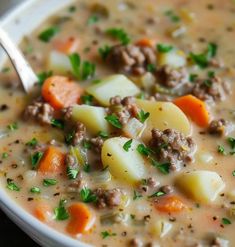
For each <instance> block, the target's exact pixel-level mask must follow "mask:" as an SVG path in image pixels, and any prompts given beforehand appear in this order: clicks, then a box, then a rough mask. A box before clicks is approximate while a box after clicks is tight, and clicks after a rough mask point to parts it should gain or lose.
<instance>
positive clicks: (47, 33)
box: [38, 26, 60, 43]
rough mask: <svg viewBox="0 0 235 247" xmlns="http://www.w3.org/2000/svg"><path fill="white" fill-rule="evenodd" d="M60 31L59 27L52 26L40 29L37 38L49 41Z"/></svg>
mask: <svg viewBox="0 0 235 247" xmlns="http://www.w3.org/2000/svg"><path fill="white" fill-rule="evenodd" d="M59 31H60V29H59V27H57V26H53V27H49V28H47V29H45V30H44V31H42V32H41V33H40V34H39V36H38V38H39V39H40V40H41V41H43V42H46V43H47V42H49V41H50V40H51V39H52V38H53V37H54V36H55V35H56V34H57V33H58V32H59Z"/></svg>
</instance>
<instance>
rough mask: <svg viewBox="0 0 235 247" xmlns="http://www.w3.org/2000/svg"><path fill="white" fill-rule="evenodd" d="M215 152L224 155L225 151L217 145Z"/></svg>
mask: <svg viewBox="0 0 235 247" xmlns="http://www.w3.org/2000/svg"><path fill="white" fill-rule="evenodd" d="M217 151H218V153H220V154H223V155H226V152H225V149H224V147H223V146H221V145H218V147H217Z"/></svg>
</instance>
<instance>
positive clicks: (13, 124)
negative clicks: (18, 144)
mask: <svg viewBox="0 0 235 247" xmlns="http://www.w3.org/2000/svg"><path fill="white" fill-rule="evenodd" d="M7 128H8V129H9V130H11V131H14V130H17V129H18V124H17V123H12V124H9V125H8V126H7Z"/></svg>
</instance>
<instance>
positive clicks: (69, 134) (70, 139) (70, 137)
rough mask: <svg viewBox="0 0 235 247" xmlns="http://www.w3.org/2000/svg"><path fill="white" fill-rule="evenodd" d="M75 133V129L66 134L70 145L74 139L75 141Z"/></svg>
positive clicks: (67, 142) (66, 140) (66, 141)
mask: <svg viewBox="0 0 235 247" xmlns="http://www.w3.org/2000/svg"><path fill="white" fill-rule="evenodd" d="M74 135H75V133H74V131H72V132H70V133H68V134H66V135H65V143H66V144H68V145H70V144H71V143H72V141H73V138H74Z"/></svg>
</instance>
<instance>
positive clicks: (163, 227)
mask: <svg viewBox="0 0 235 247" xmlns="http://www.w3.org/2000/svg"><path fill="white" fill-rule="evenodd" d="M171 228H172V224H171V223H169V222H168V221H166V220H158V221H156V222H155V223H154V225H153V228H152V230H153V234H154V235H156V236H157V237H159V238H163V237H164V236H165V235H166V234H167V233H169V231H170V230H171Z"/></svg>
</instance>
